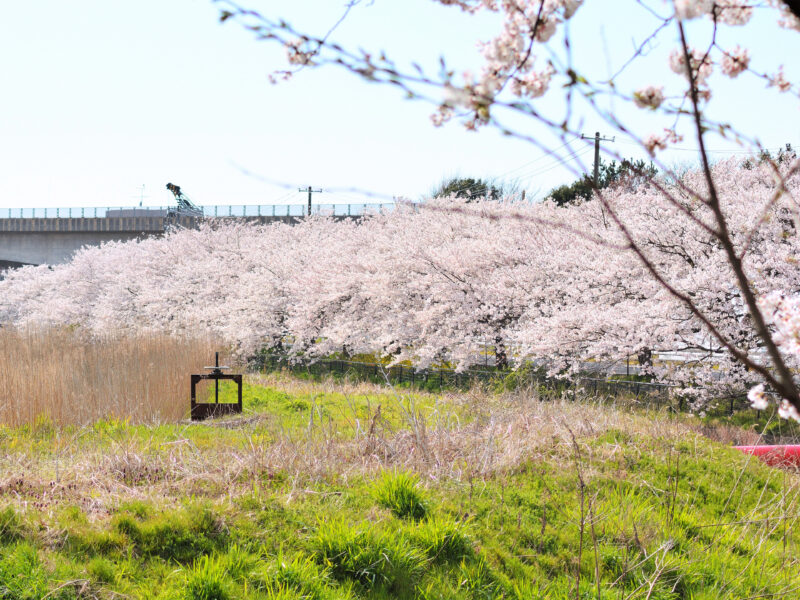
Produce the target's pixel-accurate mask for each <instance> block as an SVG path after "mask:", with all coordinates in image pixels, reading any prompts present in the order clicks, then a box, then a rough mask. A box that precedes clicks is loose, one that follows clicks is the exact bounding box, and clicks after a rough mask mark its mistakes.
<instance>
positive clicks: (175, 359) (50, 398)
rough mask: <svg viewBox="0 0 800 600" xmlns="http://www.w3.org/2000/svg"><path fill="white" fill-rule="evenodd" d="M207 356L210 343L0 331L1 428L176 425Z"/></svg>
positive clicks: (66, 332)
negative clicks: (103, 422) (121, 422)
mask: <svg viewBox="0 0 800 600" xmlns="http://www.w3.org/2000/svg"><path fill="white" fill-rule="evenodd" d="M211 356H213V347H212V344H211V343H210V342H209V341H207V340H187V339H180V338H175V337H169V336H166V335H151V336H135V337H125V336H117V337H109V338H106V339H99V340H98V339H96V338H93V339H91V340H90V339H86V338H85V337H84V336H82V335H81V334H80V333H78V332H76V331H72V330H66V329H61V330H48V331H28V332H24V331H15V330H10V329H0V424H4V425H11V426H19V425H24V424H33V423H35V422H36V421H37V420H42V419H45V420H50V421H51V422H52V423H54V424H84V423H89V422H91V421H94V420H97V419H100V418H105V417H117V418H129V419H131V421H133V422H153V421H162V420H176V419H180V418H181V417H183V416H185V414H186V413H187V411H188V404H189V374H190V373H196V372H201V370H202V367H203V366H204V365H206V364H210V363H209V360H210V357H211Z"/></svg>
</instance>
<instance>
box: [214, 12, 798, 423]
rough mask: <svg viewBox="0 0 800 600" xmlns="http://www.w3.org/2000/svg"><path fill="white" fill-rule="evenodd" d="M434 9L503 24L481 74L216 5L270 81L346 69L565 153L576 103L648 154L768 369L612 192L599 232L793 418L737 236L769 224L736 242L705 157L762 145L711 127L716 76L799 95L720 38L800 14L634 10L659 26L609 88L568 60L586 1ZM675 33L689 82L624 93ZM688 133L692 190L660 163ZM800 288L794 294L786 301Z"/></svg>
mask: <svg viewBox="0 0 800 600" xmlns="http://www.w3.org/2000/svg"><path fill="white" fill-rule="evenodd" d="M432 1H435V2H438V3H439V4H441V5H445V6H450V7H453V8H456V9H460V10H461V11H464V12H465V13H469V14H476V13H479V12H489V13H494V14H496V15H497V16H499V17H500V19H499V22H500V26H499V30H498V31H496V32H495V33H494V34H493V35H491V36H490V37H489V39H488V40H483V41H482V42H481V47H482V51H483V57H484V64H483V67H482V68H481V70H480V72H478V73H463V74H461V75H457V74H456V73H455V71H454V70H452V69H449V68H448V67H447V65H446V64H445V62H444V60H443V61H442V68H441V69H440V72H439V73H438V74H437V75H429V74H427V73H426V72H425V71H424V70H423V69H422V68H419V67H416V68H411V69H408V70H404V69H403V68H402V67H399V66H398V65H396V64H395V63H394V62H393V61H392V60H391V59H390V58H389V57H387V56H386V55H385V54H383V53H377V52H370V51H367V50H353V49H351V48H348V47H345V46H343V45H339V44H336V43H332V42H330V41H329V37H330V35H331V31H328V32H327V33H326V34H325V35H324V36H315V35H313V33H309V32H302V31H298V30H296V29H295V28H293V27H292V26H291V25H290V24H289V23H287V22H286V21H285V20H282V19H280V18H279V17H277V16H272V15H264V14H261V13H259V12H257V11H253V10H249V9H247V8H244V7H242V6H241V5H239V4H237V3H235V2H231V1H228V0H223V1H222V2H221V4H222V5H223V9H222V12H221V19H222V20H223V21H230V20H232V21H239V22H241V23H243V24H244V25H245V26H246V27H247V28H248V29H250V30H251V31H253V32H255V33H256V34H257V36H258V37H259V39H264V40H272V41H277V42H278V43H281V44H283V46H284V48H285V49H286V53H287V60H288V64H289V68H288V69H283V70H280V71H277V72H276V73H275V75H274V78H275V79H289V78H291V76H292V75H293V73H294V72H296V71H297V70H300V69H306V68H310V67H319V66H325V65H338V66H340V67H344V68H345V69H347V70H349V71H351V72H352V73H354V74H357V75H359V76H361V77H363V78H365V79H367V80H369V81H373V82H380V83H386V84H391V85H394V86H397V87H399V88H401V89H402V90H403V91H404V92H405V93H406V94H408V95H409V96H410V97H412V98H423V99H427V100H429V101H431V102H433V103H434V104H435V105H436V111H435V113H434V114H433V116H432V119H433V122H434V124H435V125H437V126H440V125H443V124H444V123H446V122H448V121H450V120H453V119H456V120H460V121H461V122H462V123H463V124H464V125H465V126H466V127H467V128H469V129H479V128H482V127H496V128H498V129H500V130H501V131H502V132H503V133H505V134H507V135H509V136H514V137H518V138H521V139H526V140H528V141H530V142H531V143H532V144H534V145H537V146H539V147H541V148H542V149H543V150H545V151H547V152H552V149H551V148H549V147H547V146H546V145H544V144H543V143H542V142H540V141H539V140H538V139H536V138H535V137H533V136H530V135H527V134H525V133H524V131H522V130H520V129H515V128H513V127H510V126H507V125H505V123H506V122H507V121H504V120H503V119H504V117H505V116H507V115H509V114H511V115H516V116H522V117H526V118H529V119H531V120H532V121H534V122H537V123H539V124H544V125H546V126H547V127H550V128H551V129H552V130H553V131H558V132H561V135H562V141H563V142H564V143H565V144H566V145H567V146H568V147H570V148H571V146H570V144H572V143H574V140H575V138H576V137H577V134H578V133H579V124H580V122H581V120H580V117H581V116H582V114H583V113H582V111H580V110H576V104H578V99H579V100H580V104H581V106H583V105H588V106H589V107H591V109H592V110H593V111H594V113H595V114H596V116H598V117H600V118H602V119H604V120H605V121H606V122H607V124H608V125H609V127H612V128H614V129H615V130H616V131H617V132H618V133H619V134H621V135H625V136H628V137H630V138H631V139H634V140H636V141H638V143H639V144H640V145H641V146H642V148H643V149H644V150H646V151H647V152H648V153H649V154H650V155H651V156H652V157H653V160H654V162H655V163H656V166H657V167H658V168H659V170H660V171H662V172H663V173H665V174H666V175H667V177H668V178H670V177H671V178H672V179H673V180H675V181H678V182H679V183H680V185H678V186H677V187H676V188H673V187H667V186H665V185H663V184H661V183H660V182H659V180H658V179H652V180H651V183H652V185H653V186H655V188H656V190H657V191H658V193H659V194H661V195H662V196H663V197H664V198H665V199H666V200H667V202H668V203H669V205H670V206H671V207H672V208H671V209H670V210H669V211H668V216H669V218H671V219H676V220H678V221H679V222H681V223H682V224H683V225H682V226H684V227H690V228H700V229H701V230H704V231H705V232H706V234H707V235H709V236H711V237H712V241H711V242H710V243H711V244H712V245H713V246H715V247H718V248H719V249H721V250H722V255H721V256H722V257H723V264H724V265H725V267H726V269H727V271H726V272H725V273H724V275H723V277H724V281H725V282H728V283H729V284H730V287H729V289H728V293H729V294H735V295H736V298H737V299H738V301H739V302H740V303H741V309H739V310H737V311H736V314H737V318H738V319H740V320H742V321H745V320H746V327H747V328H748V329H749V330H750V331H751V332H752V334H753V335H755V336H756V339H757V345H758V348H759V351H760V352H761V353H762V355H763V357H764V360H760V359H755V358H753V357H752V355H751V353H750V349H749V347H746V346H741V345H740V342H741V335H736V336H733V335H730V334H729V333H728V331H727V330H726V328H725V327H723V324H722V323H721V322H718V321H716V320H715V319H716V317H717V316H718V314H717V313H714V312H710V309H709V308H707V307H706V306H705V305H704V304H703V303H701V302H698V299H697V294H698V290H693V289H683V288H682V285H681V282H680V281H676V280H673V279H671V278H670V273H669V272H668V271H667V270H665V269H664V268H662V265H661V264H660V263H659V262H657V261H656V260H655V258H654V257H653V256H652V251H653V240H651V239H649V238H640V237H638V236H637V233H638V232H639V231H638V227H636V224H635V222H632V221H630V220H628V218H627V217H628V215H623V211H621V210H620V208H619V207H618V205H616V204H615V203H614V201H613V200H614V198H613V194H609V193H606V192H605V191H603V190H595V196H596V197H597V199H598V201H599V202H598V204H600V205H601V206H602V207H603V215H602V216H603V219H604V222H605V223H607V224H608V225H609V226H610V227H612V228H614V229H616V230H617V231H618V232H619V234H620V235H621V236H622V239H621V240H619V243H620V244H622V245H623V246H626V247H627V249H628V251H629V253H630V254H631V255H633V256H635V257H636V259H637V261H638V264H639V268H640V269H643V270H644V272H643V275H644V276H646V277H647V278H649V279H650V280H652V281H654V282H656V283H657V285H658V286H659V288H660V289H661V290H662V291H663V292H664V293H667V294H669V295H670V296H671V297H672V298H674V299H675V300H676V301H677V302H679V303H681V305H682V306H683V307H684V309H685V310H687V311H689V313H691V316H692V320H695V321H698V322H699V323H700V324H701V326H702V330H703V331H705V332H707V333H708V334H709V335H710V336H712V337H713V338H714V339H715V340H716V343H717V344H718V345H719V346H721V347H723V348H724V349H725V352H726V353H727V354H728V355H729V356H730V357H731V358H732V360H734V361H735V362H736V363H737V364H739V365H740V366H741V367H742V368H744V369H745V370H747V371H752V372H755V373H757V374H758V375H759V376H760V377H761V378H762V379H763V380H764V382H765V383H766V384H767V385H768V386H769V388H771V389H772V390H773V391H774V392H776V393H777V394H778V395H779V396H780V397H781V398H782V399H783V400H785V401H786V402H787V403H789V404H790V405H792V406H793V407H795V409H797V408H800V392H799V390H798V387H797V385H796V382H795V379H794V378H793V376H792V372H791V369H790V367H789V365H788V362H787V356H786V353H785V352H782V351H781V348H779V346H778V344H777V343H776V339H775V335H774V334H775V333H776V331H775V324H774V322H773V321H772V320H771V318H770V317H768V316H766V315H765V314H764V312H763V308H764V306H766V305H760V304H759V301H758V294H759V290H758V289H756V288H755V287H754V285H753V273H752V268H753V267H751V266H749V263H748V260H747V256H746V255H747V253H748V252H749V251H750V246H749V243H744V244H743V245H742V243H741V239H743V240H753V239H755V238H757V237H759V235H760V228H761V226H762V225H763V221H762V220H761V219H760V218H759V217H758V214H753V215H750V216H751V217H754V219H755V220H754V221H751V222H750V227H751V229H749V230H748V231H747V232H745V233H739V237H740V238H741V239H737V234H736V233H734V231H735V230H733V229H732V227H733V223H731V222H730V220H731V215H728V214H726V212H725V208H724V206H723V201H722V200H721V190H720V189H719V185H720V184H719V183H718V182H717V181H716V179H715V172H714V169H712V166H711V161H710V160H709V157H708V153H707V151H706V141H707V138H708V136H709V135H710V132H715V133H716V134H719V135H722V136H725V137H728V138H731V137H732V138H735V139H737V140H740V141H741V142H742V143H744V144H748V145H750V146H751V147H757V146H758V143H757V141H756V140H755V139H752V138H749V137H748V136H746V135H745V133H744V132H743V131H740V130H738V129H737V128H736V127H735V125H734V124H731V123H726V122H717V121H714V120H713V118H712V117H711V116H710V113H709V112H708V111H707V110H706V108H707V105H708V103H709V101H710V99H711V97H712V83H711V82H712V75H713V73H714V71H715V70H719V71H720V72H721V73H722V74H723V75H724V76H725V77H727V78H730V79H732V80H736V81H742V82H745V83H743V85H752V82H753V80H760V81H762V82H763V83H764V84H766V85H767V86H769V87H771V88H773V89H774V90H775V91H776V93H789V94H793V95H795V96H797V94H798V87H797V85H796V84H792V83H791V82H790V81H789V80H787V78H786V76H785V73H784V71H783V68H782V67H781V66H780V65H768V66H767V67H766V68H763V69H760V70H759V69H757V68H756V67H755V66H754V65H755V62H756V61H755V58H756V55H757V51H758V48H743V47H741V46H740V45H736V46H733V47H730V46H725V45H723V44H722V43H721V42H720V41H719V40H720V35H719V33H720V32H721V30H722V29H724V28H728V27H740V26H746V25H747V24H748V23H749V22H750V20H751V18H752V16H753V14H754V12H755V11H756V10H762V9H764V10H772V11H774V14H775V16H776V20H777V22H778V23H779V25H780V26H781V27H785V28H788V29H792V30H795V31H800V6H798V3H797V2H792V1H787V2H781V1H780V0H767V1H766V2H753V1H752V0H671V1H666V2H658V1H655V0H653V1H648V0H638V1H637V2H632V3H631V4H632V5H633V6H635V7H637V8H641V9H643V10H646V11H649V12H650V13H651V14H652V15H653V17H654V20H655V25H654V27H653V30H652V32H651V33H650V34H649V35H646V36H645V37H644V38H643V41H642V43H641V45H640V46H639V47H638V48H637V49H636V50H635V51H634V52H633V53H632V55H631V56H630V57H629V58H628V59H627V60H626V61H624V62H623V63H622V64H621V66H620V68H619V69H618V71H617V72H616V73H615V74H614V75H613V76H612V77H610V78H602V79H600V78H596V77H591V76H590V74H588V73H587V72H585V70H584V68H583V66H582V65H581V64H576V62H575V61H574V60H573V53H572V51H571V49H572V47H573V45H574V44H573V40H571V39H570V34H569V29H568V27H567V24H568V23H569V22H570V21H571V20H572V19H573V18H574V17H575V15H576V14H578V13H579V12H580V11H581V9H582V7H583V5H584V4H585V3H584V2H583V1H582V0H432ZM358 4H360V2H359V0H350V2H349V3H348V4H347V6H346V11H345V14H344V17H343V19H344V18H346V16H347V14H348V13H349V12H350V11H351V10H353V8H354V7H355V6H357V5H358ZM698 19H707V20H708V22H709V23H710V27H707V28H700V29H697V28H694V29H692V30H691V35H690V28H689V22H690V21H693V20H698ZM617 25H621V24H617ZM334 28H335V27H334ZM638 33H641V32H638ZM666 36H671V38H672V40H671V41H672V42H673V43H674V50H673V51H672V53H671V54H670V56H669V61H668V67H669V69H670V70H672V71H673V72H675V73H676V74H678V75H679V76H680V77H681V78H680V80H679V81H680V84H679V85H677V86H675V85H673V86H667V85H666V84H661V83H658V84H655V83H653V82H652V81H642V82H640V83H639V84H637V85H635V86H629V85H626V86H623V85H620V81H623V80H624V78H623V76H624V74H625V72H626V71H628V70H630V69H631V65H634V64H639V63H641V62H642V61H646V60H648V56H647V55H648V52H647V49H648V47H649V44H651V43H652V42H653V41H654V40H663V39H664V38H665V37H666ZM639 39H642V37H641V36H639ZM556 41H558V44H559V45H563V48H564V51H563V52H558V51H555V50H554V46H555V45H556V44H555V42H556ZM666 66H667V65H655V67H654V71H653V72H659V71H663V70H664V67H666ZM747 78H749V80H748V79H747ZM431 90H433V91H431ZM558 90H564V91H563V93H564V106H565V107H566V111H565V113H564V114H563V115H562V116H560V117H556V116H548V115H547V114H545V112H544V111H543V110H540V108H539V105H538V104H537V99H539V98H541V97H542V96H545V95H547V94H552V93H557V91H558ZM621 106H630V107H632V108H635V109H638V110H649V111H651V112H652V113H653V115H654V118H653V123H654V124H655V123H663V122H664V120H665V119H668V120H670V121H671V124H669V125H668V126H667V127H665V128H664V127H663V126H662V130H661V132H659V131H652V132H645V131H639V130H638V129H634V128H633V127H632V126H631V125H629V124H628V120H626V118H625V115H626V113H625V111H624V109H622V108H621ZM687 128H688V129H687ZM685 130H690V131H691V132H692V133H691V137H692V138H693V139H694V140H695V141H696V143H697V145H698V148H699V150H698V159H699V162H700V165H701V168H702V177H700V178H697V179H696V180H694V181H692V182H691V183H692V185H691V186H689V185H688V184H684V183H683V182H682V180H681V179H680V178H679V177H677V175H676V174H674V173H672V172H671V171H670V170H669V169H668V168H667V166H666V165H663V164H661V163H660V161H659V160H658V153H659V152H660V151H663V150H664V149H666V148H667V147H669V146H670V145H672V144H675V143H677V142H679V141H681V140H682V139H683V138H684V133H682V132H683V131H685ZM616 158H620V157H619V156H616ZM772 166H773V174H774V176H775V177H777V178H778V180H779V183H778V188H777V190H776V192H775V194H774V200H773V201H772V202H776V201H777V200H778V199H779V198H780V197H781V196H782V195H785V194H789V189H788V187H787V185H786V180H787V178H791V177H792V176H793V175H794V173H795V172H796V171H797V170H798V169H800V163H798V162H795V163H794V164H792V165H791V166H790V167H789V168H788V169H785V170H781V169H779V168H778V166H777V165H774V164H773V165H772ZM574 170H575V175H576V176H577V175H579V174H580V173H581V172H583V169H581V168H580V165H577V166H576V167H575V169H574ZM691 199H695V200H696V201H698V202H700V205H699V207H695V206H694V205H692V202H691ZM665 210H666V209H665ZM701 215H702V216H701ZM623 216H625V217H626V218H623ZM664 216H667V215H664ZM663 248H664V249H665V248H666V246H663ZM793 291H794V290H787V293H792V292H793ZM723 295H724V294H723ZM728 300H730V299H728ZM770 306H771V305H770ZM740 312H741V314H739V313H740Z"/></svg>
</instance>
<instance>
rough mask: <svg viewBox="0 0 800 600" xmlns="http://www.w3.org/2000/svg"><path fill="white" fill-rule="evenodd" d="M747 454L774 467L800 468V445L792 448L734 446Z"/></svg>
mask: <svg viewBox="0 0 800 600" xmlns="http://www.w3.org/2000/svg"><path fill="white" fill-rule="evenodd" d="M734 448H735V449H736V450H739V451H740V452H744V453H745V454H752V455H753V456H757V457H758V458H760V459H761V460H763V461H764V462H765V463H767V464H768V465H771V466H773V467H785V466H793V467H797V466H800V445H790V446H734Z"/></svg>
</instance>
